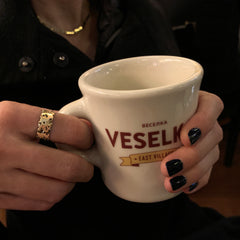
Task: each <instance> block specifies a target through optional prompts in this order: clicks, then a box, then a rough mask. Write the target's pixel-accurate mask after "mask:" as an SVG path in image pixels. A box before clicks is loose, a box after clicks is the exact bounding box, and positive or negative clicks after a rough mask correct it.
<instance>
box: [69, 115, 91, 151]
mask: <svg viewBox="0 0 240 240" xmlns="http://www.w3.org/2000/svg"><path fill="white" fill-rule="evenodd" d="M73 132H74V134H73V141H74V143H77V147H81V148H82V149H88V148H89V147H90V146H91V145H92V142H93V137H92V133H91V131H90V128H89V127H88V125H87V124H86V123H85V122H84V121H82V120H79V119H77V121H76V123H75V125H74V129H73Z"/></svg>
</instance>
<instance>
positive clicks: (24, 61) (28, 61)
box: [18, 57, 35, 72]
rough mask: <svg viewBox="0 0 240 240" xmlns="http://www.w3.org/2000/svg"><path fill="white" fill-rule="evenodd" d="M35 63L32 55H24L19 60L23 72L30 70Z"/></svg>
mask: <svg viewBox="0 0 240 240" xmlns="http://www.w3.org/2000/svg"><path fill="white" fill-rule="evenodd" d="M34 65H35V63H34V61H33V59H32V58H30V57H22V58H21V59H20V60H19V62H18V67H19V69H20V70H21V71H22V72H30V71H31V70H32V69H33V67H34Z"/></svg>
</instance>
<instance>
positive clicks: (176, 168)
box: [166, 159, 183, 176]
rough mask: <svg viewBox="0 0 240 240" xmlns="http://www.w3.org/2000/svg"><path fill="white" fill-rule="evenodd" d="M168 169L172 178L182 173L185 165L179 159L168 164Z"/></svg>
mask: <svg viewBox="0 0 240 240" xmlns="http://www.w3.org/2000/svg"><path fill="white" fill-rule="evenodd" d="M166 167H167V170H168V175H169V176H172V175H174V174H176V173H178V172H180V171H181V170H182V169H183V163H182V161H181V160H179V159H173V160H171V161H168V162H167V163H166Z"/></svg>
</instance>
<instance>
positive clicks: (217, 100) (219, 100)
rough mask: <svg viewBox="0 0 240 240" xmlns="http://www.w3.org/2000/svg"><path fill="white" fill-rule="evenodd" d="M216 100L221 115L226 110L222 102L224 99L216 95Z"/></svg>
mask: <svg viewBox="0 0 240 240" xmlns="http://www.w3.org/2000/svg"><path fill="white" fill-rule="evenodd" d="M214 98H215V102H216V107H217V109H218V111H219V113H221V112H222V111H223V109H224V103H223V101H222V99H221V98H220V97H218V96H217V95H214Z"/></svg>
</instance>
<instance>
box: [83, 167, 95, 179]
mask: <svg viewBox="0 0 240 240" xmlns="http://www.w3.org/2000/svg"><path fill="white" fill-rule="evenodd" d="M93 172H94V170H93V166H91V167H89V168H88V170H87V171H85V172H84V173H85V175H84V177H83V180H82V182H89V181H90V180H91V179H92V177H93Z"/></svg>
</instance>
